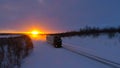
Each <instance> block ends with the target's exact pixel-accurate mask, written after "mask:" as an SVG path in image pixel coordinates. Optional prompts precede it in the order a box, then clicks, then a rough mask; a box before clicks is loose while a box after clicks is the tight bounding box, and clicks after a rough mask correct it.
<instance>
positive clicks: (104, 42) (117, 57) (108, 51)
mask: <svg viewBox="0 0 120 68" xmlns="http://www.w3.org/2000/svg"><path fill="white" fill-rule="evenodd" d="M63 43H67V45H72V46H74V47H76V48H81V50H82V51H84V52H87V53H90V54H92V55H96V56H99V57H102V58H105V59H108V60H111V61H114V62H117V63H120V54H119V52H120V37H119V36H116V37H114V38H112V39H110V38H108V37H107V36H99V37H98V38H93V37H78V36H76V37H71V38H63Z"/></svg>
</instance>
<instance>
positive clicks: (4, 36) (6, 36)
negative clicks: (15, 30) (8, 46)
mask: <svg viewBox="0 0 120 68" xmlns="http://www.w3.org/2000/svg"><path fill="white" fill-rule="evenodd" d="M18 36H21V35H0V38H9V37H18Z"/></svg>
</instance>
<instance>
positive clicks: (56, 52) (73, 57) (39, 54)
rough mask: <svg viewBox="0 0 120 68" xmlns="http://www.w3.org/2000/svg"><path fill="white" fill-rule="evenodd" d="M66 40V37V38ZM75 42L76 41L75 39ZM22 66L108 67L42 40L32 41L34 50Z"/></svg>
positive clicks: (63, 67)
mask: <svg viewBox="0 0 120 68" xmlns="http://www.w3.org/2000/svg"><path fill="white" fill-rule="evenodd" d="M66 40H67V39H66ZM76 42H77V41H76ZM22 68H110V67H109V66H107V65H104V64H101V63H99V62H97V61H94V60H91V59H88V58H86V57H84V56H81V55H78V54H76V53H74V52H71V51H69V50H67V49H65V48H54V47H53V46H51V45H49V44H48V43H46V42H44V41H34V51H33V52H32V53H31V55H30V56H29V57H27V58H26V59H25V60H24V62H23V63H22Z"/></svg>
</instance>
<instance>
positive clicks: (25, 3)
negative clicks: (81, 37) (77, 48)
mask: <svg viewBox="0 0 120 68" xmlns="http://www.w3.org/2000/svg"><path fill="white" fill-rule="evenodd" d="M119 25H120V0H0V31H3V30H6V31H8V30H15V31H27V30H30V29H32V28H38V29H40V30H41V31H46V32H61V31H62V32H63V31H70V30H79V28H82V27H85V26H98V27H107V26H119Z"/></svg>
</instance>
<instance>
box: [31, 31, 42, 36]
mask: <svg viewBox="0 0 120 68" xmlns="http://www.w3.org/2000/svg"><path fill="white" fill-rule="evenodd" d="M31 33H32V34H33V35H37V34H39V33H40V32H39V31H32V32H31Z"/></svg>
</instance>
